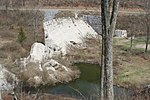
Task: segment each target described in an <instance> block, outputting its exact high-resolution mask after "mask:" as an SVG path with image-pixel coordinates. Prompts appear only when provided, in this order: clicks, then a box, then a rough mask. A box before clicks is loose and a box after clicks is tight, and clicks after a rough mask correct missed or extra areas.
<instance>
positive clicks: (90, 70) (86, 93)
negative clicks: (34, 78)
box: [45, 63, 133, 100]
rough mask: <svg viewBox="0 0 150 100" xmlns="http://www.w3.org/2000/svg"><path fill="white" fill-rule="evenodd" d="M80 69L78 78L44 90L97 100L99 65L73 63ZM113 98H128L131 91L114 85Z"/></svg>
mask: <svg viewBox="0 0 150 100" xmlns="http://www.w3.org/2000/svg"><path fill="white" fill-rule="evenodd" d="M75 65H76V66H77V67H78V68H79V69H80V71H81V75H80V78H79V79H77V80H75V81H73V82H70V83H66V84H61V85H57V86H54V87H47V88H45V91H46V92H48V93H52V94H61V95H64V96H69V97H75V98H80V99H86V100H97V98H98V94H99V74H100V73H99V65H97V64H85V63H79V64H75ZM114 93H115V100H120V99H122V98H123V99H122V100H129V98H130V97H131V95H132V93H133V92H132V91H131V90H129V89H125V88H122V87H117V86H114Z"/></svg>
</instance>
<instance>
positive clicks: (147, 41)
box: [145, 0, 150, 52]
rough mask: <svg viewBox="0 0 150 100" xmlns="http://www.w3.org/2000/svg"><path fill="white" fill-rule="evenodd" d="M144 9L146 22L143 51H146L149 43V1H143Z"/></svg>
mask: <svg viewBox="0 0 150 100" xmlns="http://www.w3.org/2000/svg"><path fill="white" fill-rule="evenodd" d="M145 3H146V4H145V11H146V15H145V23H146V42H145V43H146V47H145V52H147V51H148V45H149V40H150V22H149V20H150V1H149V0H146V1H145Z"/></svg>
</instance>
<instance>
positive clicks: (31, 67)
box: [22, 59, 79, 87]
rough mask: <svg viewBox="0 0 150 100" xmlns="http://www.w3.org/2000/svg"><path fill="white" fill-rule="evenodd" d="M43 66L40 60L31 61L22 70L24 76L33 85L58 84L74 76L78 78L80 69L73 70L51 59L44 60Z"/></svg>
mask: <svg viewBox="0 0 150 100" xmlns="http://www.w3.org/2000/svg"><path fill="white" fill-rule="evenodd" d="M42 63H43V64H41V68H42V70H39V69H40V67H39V66H38V65H40V64H39V63H38V62H30V63H28V64H27V66H26V67H25V69H24V70H23V71H22V75H23V76H22V77H23V78H24V79H26V80H27V82H28V83H29V84H30V85H32V86H35V87H36V86H39V85H46V84H49V85H51V84H53V85H54V84H56V83H63V82H65V83H66V82H69V81H71V80H73V79H74V78H78V77H77V76H78V75H79V72H78V71H72V70H71V69H70V68H68V67H66V66H64V65H62V64H60V63H58V62H57V61H55V60H53V59H50V60H46V61H45V62H42Z"/></svg>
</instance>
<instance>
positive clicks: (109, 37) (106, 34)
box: [100, 0, 119, 100]
mask: <svg viewBox="0 0 150 100" xmlns="http://www.w3.org/2000/svg"><path fill="white" fill-rule="evenodd" d="M118 8H119V0H114V1H113V6H112V12H111V0H101V9H102V11H101V16H102V34H103V35H102V38H103V39H102V42H103V43H102V53H104V56H103V55H102V62H101V70H102V71H101V72H102V73H101V86H100V87H101V88H100V89H101V90H100V91H101V94H100V96H101V100H104V99H106V100H114V91H113V63H112V62H113V50H112V43H113V34H114V31H115V26H116V20H117V15H118ZM110 13H111V15H110ZM103 59H104V62H103ZM103 71H104V72H103ZM104 77H106V81H105V80H104ZM105 83H106V86H104V84H105ZM104 87H106V93H104ZM104 95H106V96H104Z"/></svg>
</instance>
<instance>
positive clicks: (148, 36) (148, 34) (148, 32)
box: [145, 25, 150, 52]
mask: <svg viewBox="0 0 150 100" xmlns="http://www.w3.org/2000/svg"><path fill="white" fill-rule="evenodd" d="M149 40H150V27H149V26H148V25H147V33H146V47H145V52H147V51H148V45H149Z"/></svg>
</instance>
